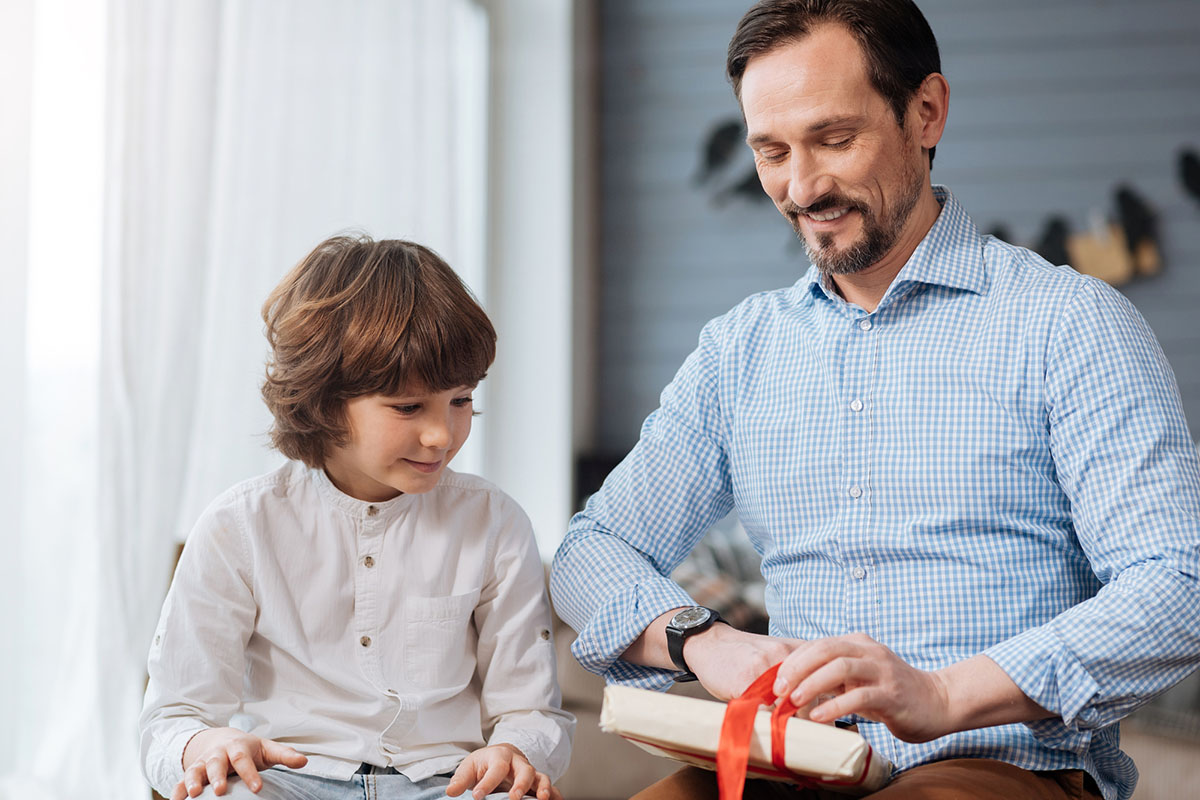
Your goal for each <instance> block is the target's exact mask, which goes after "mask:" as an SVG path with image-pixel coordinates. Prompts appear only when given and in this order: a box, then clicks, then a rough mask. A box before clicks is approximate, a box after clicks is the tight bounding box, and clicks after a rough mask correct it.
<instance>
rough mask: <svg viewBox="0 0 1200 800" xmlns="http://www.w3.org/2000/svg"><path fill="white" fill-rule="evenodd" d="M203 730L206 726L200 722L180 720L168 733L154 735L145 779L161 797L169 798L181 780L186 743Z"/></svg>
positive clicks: (147, 759)
mask: <svg viewBox="0 0 1200 800" xmlns="http://www.w3.org/2000/svg"><path fill="white" fill-rule="evenodd" d="M205 730H208V726H207V725H205V724H203V723H201V722H197V721H195V720H181V721H180V722H179V723H178V725H177V726H176V727H174V729H173V730H171V731H170V732H169V733H166V734H165V735H163V733H161V732H160V733H156V734H155V737H154V740H155V744H154V745H152V748H151V750H150V753H149V754H148V757H147V758H146V779H147V780H148V781H149V782H150V785H151V786H153V787H154V790H155V791H156V792H158V793H159V794H161V795H162V796H163V797H170V796H171V793H172V792H173V791H175V787H176V786H177V785H178V784H179V782H180V781H181V780H183V751H184V749H185V748H186V747H187V744H188V742H190V741H191V740H192V737H193V736H195V735H196V734H197V733H200V732H201V731H205ZM158 742H161V744H158Z"/></svg>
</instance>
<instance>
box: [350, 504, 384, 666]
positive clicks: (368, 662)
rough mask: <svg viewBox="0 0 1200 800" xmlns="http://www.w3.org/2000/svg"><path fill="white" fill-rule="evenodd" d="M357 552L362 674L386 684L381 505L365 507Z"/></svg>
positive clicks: (356, 616)
mask: <svg viewBox="0 0 1200 800" xmlns="http://www.w3.org/2000/svg"><path fill="white" fill-rule="evenodd" d="M357 523H358V524H357V527H358V532H357V536H356V537H355V538H356V539H357V541H356V543H355V544H356V545H357V550H358V552H357V555H356V559H355V564H354V634H355V636H356V637H357V642H358V661H359V665H360V667H361V668H362V671H363V675H365V676H366V678H367V680H368V681H370V682H371V684H372V685H374V686H376V687H382V686H383V670H382V668H381V664H380V661H379V652H380V646H381V645H382V644H383V642H381V641H380V639H379V635H380V632H379V612H380V608H379V602H380V597H381V593H380V584H381V580H380V570H379V567H378V563H379V559H380V552H381V550H382V547H383V531H384V528H383V525H382V524H381V522H380V515H379V508H378V506H374V505H370V506H367V507H366V508H365V509H363V512H362V515H361V516H360V517H359V518H358V520H357Z"/></svg>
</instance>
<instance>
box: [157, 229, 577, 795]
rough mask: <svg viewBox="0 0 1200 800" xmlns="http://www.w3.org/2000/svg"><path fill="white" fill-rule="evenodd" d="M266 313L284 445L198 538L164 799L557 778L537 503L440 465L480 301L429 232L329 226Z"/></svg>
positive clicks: (484, 360) (211, 515)
mask: <svg viewBox="0 0 1200 800" xmlns="http://www.w3.org/2000/svg"><path fill="white" fill-rule="evenodd" d="M263 319H264V321H265V322H266V334H267V338H268V340H269V342H270V344H271V349H272V356H271V360H270V362H269V363H268V365H267V377H266V381H265V383H264V385H263V390H262V392H263V398H264V399H265V400H266V403H267V406H268V407H269V408H270V409H271V412H272V414H273V415H274V418H275V422H274V426H273V428H272V430H271V439H272V443H273V444H274V446H275V447H276V448H277V449H278V450H279V451H280V452H281V453H283V454H284V455H285V456H287V457H288V458H290V459H292V461H290V462H289V463H288V464H286V465H285V466H283V467H281V468H280V469H278V470H276V471H274V472H271V473H269V474H267V475H264V476H261V477H259V478H255V479H252V480H249V481H246V482H244V483H241V484H239V485H237V486H235V487H233V488H232V489H230V490H229V491H227V492H226V493H225V494H223V495H222V496H221V497H219V498H217V500H215V501H214V502H213V503H212V505H210V506H209V508H208V509H207V510H206V511H205V512H204V514H203V515H202V516H201V518H200V520H199V522H197V524H196V526H195V528H194V529H193V531H192V533H191V535H190V536H189V538H188V542H187V546H186V548H185V549H184V552H183V555H182V557H181V558H180V562H179V566H178V568H177V569H176V573H175V578H174V581H173V582H172V585H171V589H170V592H169V593H168V595H167V599H166V602H165V603H164V605H163V611H162V617H161V619H160V621H159V624H158V629H157V631H156V633H155V636H154V642H153V645H152V647H151V650H150V657H149V674H150V682H149V685H148V687H147V690H146V702H145V708H144V710H143V712H142V719H141V740H142V756H143V762H144V765H145V770H146V775H147V777H148V778H149V779H150V782H151V783H152V784H153V785H154V787H155V788H156V789H157V790H158V791H159V792H160V793H162V794H163V795H164V796H169V797H172V798H173V800H182V799H183V798H184V797H188V796H191V797H196V796H199V795H200V794H201V792H202V791H206V790H205V788H204V787H205V785H208V786H210V787H211V789H209V790H207V791H208V792H209V793H210V794H215V795H225V796H229V797H254V796H256V795H257V796H258V797H260V798H283V797H289V798H290V797H305V798H321V799H322V800H323V799H324V798H330V799H331V800H332V799H333V798H350V797H365V798H375V797H379V798H391V797H395V798H406V800H412V799H414V798H420V799H421V800H424V798H440V797H443V796H450V797H454V796H458V795H460V794H462V793H463V792H464V791H465V790H467V789H472V787H473V792H472V794H473V795H474V797H475V798H480V797H483V796H484V795H485V794H488V793H489V792H492V791H493V790H497V789H507V790H508V792H507V794H501V793H497V794H496V795H495V796H496V797H504V796H508V797H511V798H513V800H516V798H519V797H521V796H522V795H524V794H526V793H527V792H528V793H531V794H535V795H536V796H537V797H538V798H539V800H550V799H551V798H559V797H560V795H559V793H558V791H557V789H555V788H554V787H553V786H552V784H551V781H552V780H556V779H557V778H558V777H559V776H560V775H561V774H562V772H563V770H564V769H565V767H566V763H567V759H568V757H569V755H570V738H571V733H572V730H573V728H574V719H573V718H572V717H571V715H570V714H567V713H565V712H563V711H562V710H561V708H560V707H559V706H560V695H559V691H558V687H557V684H556V682H555V659H554V648H553V643H552V641H551V637H550V630H551V618H550V610H549V605H548V602H547V599H546V594H545V590H544V586H543V572H542V566H541V561H540V559H539V557H538V554H537V550H536V547H535V546H534V541H533V535H532V530H531V528H530V524H529V521H528V519H527V518H526V516H525V515H524V513H523V512H522V511H521V510H520V508H519V507H518V506H517V505H516V504H515V503H514V502H513V501H512V500H511V499H510V498H508V497H507V496H506V495H504V494H503V493H502V492H500V491H499V490H498V489H497V488H496V487H494V486H492V485H491V484H489V483H487V482H485V481H483V480H482V479H480V478H476V477H473V476H469V475H459V474H456V473H454V472H451V471H450V470H449V469H448V468H447V464H448V463H449V462H450V460H451V459H452V458H453V457H454V455H455V454H456V453H457V452H458V450H459V448H460V447H462V445H463V442H464V441H466V438H467V435H468V433H469V432H470V429H471V417H472V416H473V413H474V412H473V411H472V406H471V392H472V390H473V389H474V387H475V385H476V384H477V383H478V382H479V381H480V380H482V379H483V377H484V375H485V373H486V372H487V369H488V367H489V366H490V365H491V362H492V359H493V357H494V355H495V340H496V334H495V331H494V329H493V328H492V325H491V323H490V322H489V321H488V318H487V316H486V315H485V314H484V312H483V310H482V309H481V308H480V307H479V305H478V304H477V303H476V302H475V300H474V299H473V298H472V297H471V295H470V294H469V292H468V291H467V289H466V288H465V287H464V286H463V284H462V282H461V281H460V280H459V278H458V277H457V276H456V275H455V274H454V272H453V271H452V270H451V269H450V268H449V267H448V266H447V265H446V264H445V263H444V262H443V261H442V260H441V259H440V258H439V257H438V256H437V255H436V254H434V253H433V252H431V251H430V250H428V249H426V248H424V247H421V246H420V245H416V244H412V243H409V242H403V241H379V242H375V241H372V240H370V239H369V238H367V237H361V238H349V237H335V238H332V239H329V240H327V241H325V242H323V243H322V244H320V245H318V246H317V248H316V249H315V250H314V251H313V252H312V253H310V254H309V255H308V256H307V257H306V258H305V259H304V260H303V261H301V262H300V264H298V265H297V266H296V267H295V269H293V270H292V272H291V273H290V274H289V275H288V276H287V277H285V278H284V279H283V281H282V282H281V283H280V284H279V286H278V287H276V289H275V291H274V292H272V293H271V295H270V297H269V298H267V301H266V303H265V305H264V306H263ZM298 462H300V463H298ZM235 724H236V727H233V725H235ZM206 796H208V795H206Z"/></svg>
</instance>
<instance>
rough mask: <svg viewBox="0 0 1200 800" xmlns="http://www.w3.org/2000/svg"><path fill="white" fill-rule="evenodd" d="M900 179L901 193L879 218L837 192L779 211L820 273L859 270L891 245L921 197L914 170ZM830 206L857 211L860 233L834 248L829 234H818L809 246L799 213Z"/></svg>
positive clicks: (793, 204) (831, 273)
mask: <svg viewBox="0 0 1200 800" xmlns="http://www.w3.org/2000/svg"><path fill="white" fill-rule="evenodd" d="M904 178H905V180H904V185H903V186H902V187H901V189H902V193H901V194H900V196H899V197H897V198H896V205H895V206H893V208H892V210H891V213H889V214H887V216H885V217H884V218H883V219H880V218H879V217H877V216H876V215H875V212H874V211H872V210H871V209H870V208H868V207H867V206H866V205H864V204H862V203H858V202H856V201H854V200H851V199H850V198H848V197H844V196H842V195H838V194H828V195H825V196H824V197H822V198H821V199H820V200H818V201H817V202H815V203H813V204H812V205H811V206H808V207H807V208H801V207H800V206H798V205H796V204H795V203H791V202H789V203H788V204H787V205H786V206H784V208H783V214H784V216H785V217H787V219H788V222H790V223H792V228H793V229H794V230H795V231H796V235H797V236H799V237H800V243H801V244H802V245H804V254H805V255H807V256H808V260H809V261H811V262H812V263H813V265H814V266H816V268H817V269H818V270H819V271H820V272H821V274H823V275H852V274H854V273H856V272H861V271H863V270H864V269H866V268H867V267H870V266H871V265H872V264H875V263H876V262H878V261H879V260H880V259H881V258H883V257H884V256H885V255H887V252H888V251H889V250H891V249H892V248H893V247H894V246H895V244H896V240H897V239H899V238H900V233H901V231H903V230H904V225H905V224H906V223H907V222H908V218H909V216H910V215H911V214H912V210H913V209H914V208H915V207H916V205H917V200H919V199H920V197H921V188H922V176H921V174H920V173H919V172H918V171H917V170H906V171H905V175H904ZM833 208H847V209H851V210H853V211H857V212H858V213H859V214H861V215H862V225H863V233H862V236H861V237H860V238H859V239H858V240H857V241H856V242H853V243H852V244H851V245H850V246H849V247H847V248H845V249H844V250H838V249H836V247H835V245H834V243H833V240H834V237H833V234H831V233H818V234H817V236H816V239H817V246H816V247H813V246H812V245H810V244H809V241H808V237H806V236H805V235H804V232H803V229H802V228H801V225H800V216H801V215H802V214H820V213H823V212H825V211H828V210H830V209H833Z"/></svg>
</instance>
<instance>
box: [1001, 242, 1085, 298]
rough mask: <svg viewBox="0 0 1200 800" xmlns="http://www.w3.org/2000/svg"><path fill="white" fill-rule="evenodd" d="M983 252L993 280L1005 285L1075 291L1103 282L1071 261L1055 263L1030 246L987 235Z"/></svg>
mask: <svg viewBox="0 0 1200 800" xmlns="http://www.w3.org/2000/svg"><path fill="white" fill-rule="evenodd" d="M982 239H983V256H984V261H985V263H986V264H987V268H988V272H989V273H990V277H991V279H992V281H993V282H997V283H999V285H1000V286H1001V287H1002V288H1007V287H1014V288H1022V289H1026V288H1031V287H1034V286H1036V287H1039V288H1042V289H1053V290H1058V291H1062V292H1066V293H1071V294H1073V293H1075V292H1077V291H1079V290H1080V289H1081V288H1083V287H1084V286H1086V285H1089V284H1097V283H1102V282H1101V281H1099V280H1098V279H1096V278H1093V277H1091V276H1090V275H1084V274H1083V273H1081V272H1077V271H1076V270H1075V269H1073V268H1072V267H1071V266H1070V265H1067V264H1052V263H1051V262H1049V261H1047V260H1046V259H1045V258H1043V257H1042V256H1041V255H1039V254H1038V253H1036V252H1034V251H1033V250H1030V249H1029V248H1027V247H1021V246H1020V245H1016V244H1012V243H1011V242H1006V241H1004V240H1003V239H997V238H996V237H995V236H991V235H985V236H983V237H982Z"/></svg>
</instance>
